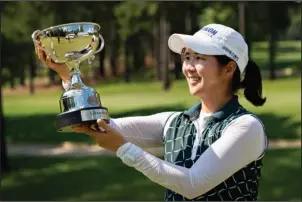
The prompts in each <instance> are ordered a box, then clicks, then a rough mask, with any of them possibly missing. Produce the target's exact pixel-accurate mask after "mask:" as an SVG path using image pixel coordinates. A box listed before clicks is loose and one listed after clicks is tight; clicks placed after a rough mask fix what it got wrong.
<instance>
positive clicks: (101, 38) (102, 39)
mask: <svg viewBox="0 0 302 202" xmlns="http://www.w3.org/2000/svg"><path fill="white" fill-rule="evenodd" d="M99 39H100V40H101V46H100V48H99V49H98V50H96V51H95V52H94V54H96V53H99V52H100V51H101V50H103V48H104V45H105V41H104V38H103V37H102V35H100V34H99Z"/></svg>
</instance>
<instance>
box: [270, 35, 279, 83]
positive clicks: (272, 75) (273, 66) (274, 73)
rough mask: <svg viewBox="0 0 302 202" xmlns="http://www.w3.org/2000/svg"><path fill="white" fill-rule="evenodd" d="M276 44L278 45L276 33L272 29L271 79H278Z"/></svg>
mask: <svg viewBox="0 0 302 202" xmlns="http://www.w3.org/2000/svg"><path fill="white" fill-rule="evenodd" d="M276 45H277V40H276V33H275V32H273V31H272V30H271V33H270V34H269V71H270V76H269V79H271V80H274V79H276V72H275V69H276V67H275V66H276V64H275V60H276Z"/></svg>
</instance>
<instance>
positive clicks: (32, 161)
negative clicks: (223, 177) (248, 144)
mask: <svg viewBox="0 0 302 202" xmlns="http://www.w3.org/2000/svg"><path fill="white" fill-rule="evenodd" d="M300 158H301V150H299V149H288V150H269V151H268V152H267V154H266V156H265V160H264V167H263V169H262V177H261V181H260V197H259V200H272V201H275V200H276V201H277V200H301V193H300V191H301V159H300ZM10 162H11V165H12V167H13V168H15V169H17V170H14V171H12V172H11V173H10V174H8V175H6V176H4V178H3V179H2V181H1V200H4V201H8V200H14V201H18V200H22V201H26V200H29V201H33V200H41V201H42V200H43V201H46V200H51V201H55V200H60V201H65V200H72V201H76V200H77V201H88V200H95V201H101V200H107V201H113V200H123V201H124V200H132V201H134V200H153V201H155V200H158V201H159V200H163V197H164V191H165V188H163V187H162V186H160V185H157V184H156V183H154V182H152V181H150V180H149V179H148V178H147V177H145V176H144V175H142V174H141V173H139V172H137V171H136V170H134V169H132V168H130V167H127V166H126V165H124V164H123V163H122V162H121V161H120V160H119V159H117V158H115V157H103V156H102V157H80V158H69V159H68V158H42V157H11V158H10Z"/></svg>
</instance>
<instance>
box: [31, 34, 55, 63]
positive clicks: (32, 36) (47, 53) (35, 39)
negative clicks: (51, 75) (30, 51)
mask: <svg viewBox="0 0 302 202" xmlns="http://www.w3.org/2000/svg"><path fill="white" fill-rule="evenodd" d="M40 33H41V31H40V30H36V31H34V32H33V33H32V35H31V38H32V40H33V42H34V44H35V45H36V46H37V47H39V48H40V49H42V50H43V51H44V52H45V53H46V56H53V55H54V54H53V53H49V52H47V51H46V49H45V48H44V46H43V45H42V46H41V45H40V44H39V41H38V40H37V37H38V36H39V35H40ZM55 62H56V63H58V61H57V60H56V61H55Z"/></svg>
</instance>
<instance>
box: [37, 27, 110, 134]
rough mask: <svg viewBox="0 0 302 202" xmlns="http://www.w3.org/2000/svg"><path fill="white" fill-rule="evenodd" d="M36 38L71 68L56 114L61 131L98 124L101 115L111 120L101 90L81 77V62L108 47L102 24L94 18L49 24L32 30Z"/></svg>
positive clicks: (55, 59) (59, 60)
mask: <svg viewBox="0 0 302 202" xmlns="http://www.w3.org/2000/svg"><path fill="white" fill-rule="evenodd" d="M32 39H33V42H34V44H35V45H36V46H38V47H39V48H41V49H42V50H43V51H44V52H45V53H46V55H47V56H48V57H50V58H51V59H52V60H53V61H54V62H56V63H65V64H66V65H67V66H68V68H69V70H70V76H71V80H70V88H69V89H68V90H66V91H65V92H64V93H63V94H62V95H61V97H60V100H59V106H60V114H58V115H57V117H56V129H57V131H58V132H72V128H71V127H72V126H73V125H76V124H79V123H86V124H91V125H94V124H96V120H97V119H103V120H104V121H105V122H106V123H109V120H110V118H109V113H108V109H107V108H106V107H103V106H102V103H101V99H100V96H99V94H98V93H97V92H96V91H95V90H94V89H93V88H89V87H87V86H86V85H85V84H84V83H83V82H82V80H81V78H80V74H81V72H80V70H79V66H80V63H81V62H82V61H84V60H88V62H89V63H91V61H92V60H93V59H94V55H95V54H96V53H98V52H100V51H101V50H102V49H103V47H104V39H103V37H102V35H101V34H100V26H99V25H98V24H96V23H91V22H76V23H69V24H62V25H57V26H53V27H49V28H47V29H44V30H42V31H40V30H36V31H34V32H33V34H32Z"/></svg>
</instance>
